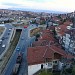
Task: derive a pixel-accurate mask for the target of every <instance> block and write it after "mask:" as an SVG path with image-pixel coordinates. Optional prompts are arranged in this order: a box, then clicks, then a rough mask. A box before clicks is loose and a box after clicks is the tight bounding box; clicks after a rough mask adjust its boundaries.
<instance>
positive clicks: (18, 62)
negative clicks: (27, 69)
mask: <svg viewBox="0 0 75 75" xmlns="http://www.w3.org/2000/svg"><path fill="white" fill-rule="evenodd" d="M22 59H23V54H22V53H21V52H20V53H19V54H18V56H17V59H16V64H15V65H14V67H13V70H12V75H18V72H19V70H20V66H21V62H22Z"/></svg>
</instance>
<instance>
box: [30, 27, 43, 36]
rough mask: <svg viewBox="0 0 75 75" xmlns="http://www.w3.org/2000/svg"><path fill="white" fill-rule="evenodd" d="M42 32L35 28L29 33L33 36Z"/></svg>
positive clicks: (40, 28)
mask: <svg viewBox="0 0 75 75" xmlns="http://www.w3.org/2000/svg"><path fill="white" fill-rule="evenodd" d="M41 30H42V27H39V28H35V29H32V30H31V31H30V36H31V37H32V36H35V35H36V34H37V33H39V32H40V31H41Z"/></svg>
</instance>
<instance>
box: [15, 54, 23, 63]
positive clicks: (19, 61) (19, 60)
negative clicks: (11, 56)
mask: <svg viewBox="0 0 75 75" xmlns="http://www.w3.org/2000/svg"><path fill="white" fill-rule="evenodd" d="M22 58H23V55H22V53H19V54H18V57H17V59H16V63H19V64H21V62H22Z"/></svg>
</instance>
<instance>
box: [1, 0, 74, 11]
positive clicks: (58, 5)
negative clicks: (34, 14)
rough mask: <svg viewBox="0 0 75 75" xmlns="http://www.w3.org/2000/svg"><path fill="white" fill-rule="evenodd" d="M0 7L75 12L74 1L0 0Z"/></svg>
mask: <svg viewBox="0 0 75 75" xmlns="http://www.w3.org/2000/svg"><path fill="white" fill-rule="evenodd" d="M0 6H2V8H4V6H5V7H9V8H10V7H11V6H12V7H15V8H26V7H28V8H32V9H40V10H41V9H42V10H56V11H57V10H58V11H65V12H66V11H67V12H70V11H74V10H75V0H0Z"/></svg>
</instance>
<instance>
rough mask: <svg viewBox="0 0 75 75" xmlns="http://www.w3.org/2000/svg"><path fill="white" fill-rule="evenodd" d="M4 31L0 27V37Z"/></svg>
mask: <svg viewBox="0 0 75 75" xmlns="http://www.w3.org/2000/svg"><path fill="white" fill-rule="evenodd" d="M4 29H5V28H4V27H0V36H1V35H2V33H3V31H4Z"/></svg>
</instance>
